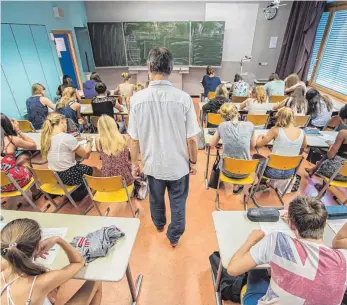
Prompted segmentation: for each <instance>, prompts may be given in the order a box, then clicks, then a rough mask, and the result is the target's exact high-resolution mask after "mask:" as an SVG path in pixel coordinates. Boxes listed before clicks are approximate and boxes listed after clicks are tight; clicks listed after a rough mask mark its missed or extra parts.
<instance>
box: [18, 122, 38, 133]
mask: <svg viewBox="0 0 347 305" xmlns="http://www.w3.org/2000/svg"><path fill="white" fill-rule="evenodd" d="M17 122H18V125H19V126H18V127H19V129H20V130H21V131H23V132H33V131H35V128H34V126H33V125H32V124H31V123H30V122H29V121H28V120H19V121H17Z"/></svg>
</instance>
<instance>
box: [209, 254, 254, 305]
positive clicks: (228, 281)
mask: <svg viewBox="0 0 347 305" xmlns="http://www.w3.org/2000/svg"><path fill="white" fill-rule="evenodd" d="M219 262H220V255H219V252H213V253H212V254H211V255H210V264H211V268H212V272H213V274H214V276H215V278H216V277H217V270H218V266H219ZM246 283H247V273H244V274H241V275H239V276H231V275H229V274H228V272H227V270H226V269H225V268H223V271H222V278H221V281H220V291H221V296H222V299H223V300H224V301H232V302H234V303H240V302H241V298H240V294H241V289H242V287H243V286H244V285H246Z"/></svg>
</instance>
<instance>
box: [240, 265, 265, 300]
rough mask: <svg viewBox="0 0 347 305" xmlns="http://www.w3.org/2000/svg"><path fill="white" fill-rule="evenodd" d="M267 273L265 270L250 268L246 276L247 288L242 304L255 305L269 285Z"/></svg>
mask: <svg viewBox="0 0 347 305" xmlns="http://www.w3.org/2000/svg"><path fill="white" fill-rule="evenodd" d="M269 282H270V280H269V275H268V273H267V271H266V270H250V271H248V277H247V290H246V293H245V295H244V296H243V305H257V304H258V301H259V300H260V299H261V298H262V297H263V296H264V295H265V294H266V291H267V289H268V287H269Z"/></svg>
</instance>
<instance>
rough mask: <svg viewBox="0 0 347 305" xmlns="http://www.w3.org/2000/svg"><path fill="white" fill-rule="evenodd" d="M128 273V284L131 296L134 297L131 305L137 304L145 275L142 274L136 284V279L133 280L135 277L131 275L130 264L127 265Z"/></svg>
mask: <svg viewBox="0 0 347 305" xmlns="http://www.w3.org/2000/svg"><path fill="white" fill-rule="evenodd" d="M126 275H127V280H128V284H129V289H130V293H131V298H132V302H131V305H136V302H137V299H138V297H139V294H140V289H141V284H142V279H143V275H142V274H140V275H139V276H138V277H137V279H136V284H135V285H134V281H133V277H132V275H131V271H130V266H129V265H128V267H127V271H126Z"/></svg>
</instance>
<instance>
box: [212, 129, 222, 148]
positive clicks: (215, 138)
mask: <svg viewBox="0 0 347 305" xmlns="http://www.w3.org/2000/svg"><path fill="white" fill-rule="evenodd" d="M219 140H220V135H219V132H218V130H216V132H215V133H214V135H213V137H212V138H211V140H210V146H211V147H216V146H217V144H218V142H219Z"/></svg>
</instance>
